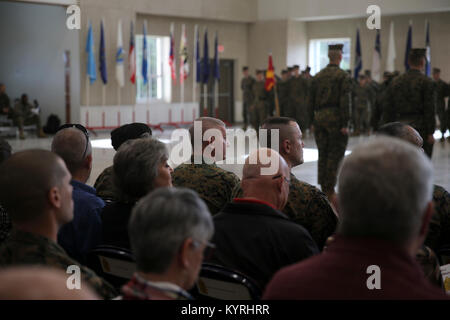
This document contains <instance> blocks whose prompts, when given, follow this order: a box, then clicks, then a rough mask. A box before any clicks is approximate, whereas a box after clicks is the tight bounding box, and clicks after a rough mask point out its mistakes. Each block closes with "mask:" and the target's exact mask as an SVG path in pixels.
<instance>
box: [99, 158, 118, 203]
mask: <svg viewBox="0 0 450 320" xmlns="http://www.w3.org/2000/svg"><path fill="white" fill-rule="evenodd" d="M94 188H95V190H96V193H97V196H98V197H100V198H102V199H103V200H111V201H116V200H118V199H119V191H118V190H117V188H116V186H115V184H114V181H113V166H110V167H108V168H106V169H105V170H103V172H102V173H100V175H99V176H98V178H97V180H95V183H94Z"/></svg>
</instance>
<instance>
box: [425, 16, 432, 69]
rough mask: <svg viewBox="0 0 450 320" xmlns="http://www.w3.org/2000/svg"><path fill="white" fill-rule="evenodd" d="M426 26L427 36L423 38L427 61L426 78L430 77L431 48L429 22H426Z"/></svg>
mask: <svg viewBox="0 0 450 320" xmlns="http://www.w3.org/2000/svg"><path fill="white" fill-rule="evenodd" d="M426 25H427V35H426V38H425V48H426V49H427V53H426V54H427V57H426V58H427V59H426V66H425V75H426V76H427V77H429V76H431V47H430V22H429V21H427V22H426Z"/></svg>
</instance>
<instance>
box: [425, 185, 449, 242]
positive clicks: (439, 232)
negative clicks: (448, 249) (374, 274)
mask: <svg viewBox="0 0 450 320" xmlns="http://www.w3.org/2000/svg"><path fill="white" fill-rule="evenodd" d="M433 202H434V214H433V216H432V217H431V221H430V225H429V228H428V234H427V238H426V239H425V244H426V245H427V246H429V247H430V248H431V249H433V250H435V251H438V250H439V249H440V248H442V247H443V246H448V245H450V193H448V192H447V191H446V190H445V189H444V188H442V187H440V186H437V185H435V186H434V191H433Z"/></svg>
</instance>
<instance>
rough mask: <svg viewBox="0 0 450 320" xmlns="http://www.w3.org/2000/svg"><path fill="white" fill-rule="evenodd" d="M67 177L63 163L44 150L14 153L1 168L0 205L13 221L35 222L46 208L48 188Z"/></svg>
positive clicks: (58, 183) (59, 183) (57, 184)
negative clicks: (30, 220) (33, 220)
mask: <svg viewBox="0 0 450 320" xmlns="http://www.w3.org/2000/svg"><path fill="white" fill-rule="evenodd" d="M68 175H69V176H70V174H69V172H68V171H67V168H66V165H65V164H64V161H62V159H61V158H60V157H58V156H57V155H56V154H54V153H53V152H50V151H47V150H26V151H22V152H17V153H15V154H13V155H12V156H11V157H10V158H9V159H7V160H6V161H5V162H3V163H2V164H1V165H0V203H1V204H2V206H3V207H4V208H5V209H6V211H7V212H8V213H9V214H10V215H11V218H12V220H13V222H20V221H27V220H29V219H34V218H36V216H39V215H40V214H42V213H43V212H44V210H45V209H46V208H47V206H48V193H49V191H50V189H51V188H53V187H55V186H58V187H59V186H61V185H62V183H63V179H64V178H65V177H66V176H68Z"/></svg>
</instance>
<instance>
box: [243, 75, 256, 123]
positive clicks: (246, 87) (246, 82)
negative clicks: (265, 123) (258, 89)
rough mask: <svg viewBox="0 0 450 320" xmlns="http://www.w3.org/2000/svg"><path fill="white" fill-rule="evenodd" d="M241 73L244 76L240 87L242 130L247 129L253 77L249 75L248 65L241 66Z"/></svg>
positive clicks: (251, 101) (251, 100)
mask: <svg viewBox="0 0 450 320" xmlns="http://www.w3.org/2000/svg"><path fill="white" fill-rule="evenodd" d="M242 73H243V75H244V77H243V78H242V80H241V89H242V116H243V118H244V131H245V130H247V127H248V124H249V116H250V113H249V108H250V106H251V105H252V103H253V100H254V97H253V84H254V83H255V79H254V78H253V77H252V76H250V75H249V73H248V67H243V68H242Z"/></svg>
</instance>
